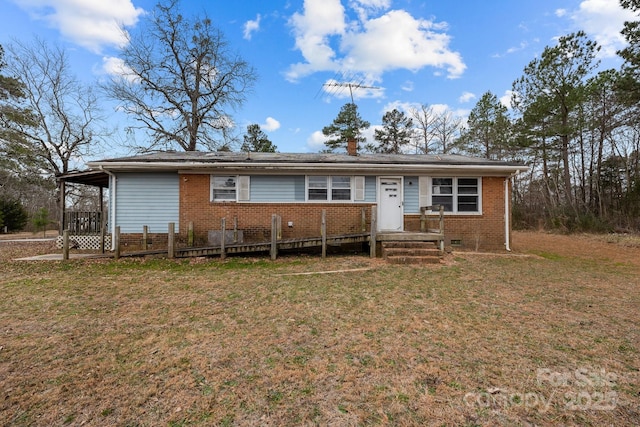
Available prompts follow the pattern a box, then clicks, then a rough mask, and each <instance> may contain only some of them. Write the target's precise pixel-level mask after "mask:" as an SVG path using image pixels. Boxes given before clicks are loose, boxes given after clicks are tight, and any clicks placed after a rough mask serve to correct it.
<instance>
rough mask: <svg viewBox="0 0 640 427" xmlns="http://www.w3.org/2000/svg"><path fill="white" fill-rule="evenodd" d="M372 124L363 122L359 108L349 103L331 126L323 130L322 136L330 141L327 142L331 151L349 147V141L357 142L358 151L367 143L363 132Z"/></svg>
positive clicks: (343, 107)
mask: <svg viewBox="0 0 640 427" xmlns="http://www.w3.org/2000/svg"><path fill="white" fill-rule="evenodd" d="M369 126H371V124H370V123H369V122H367V121H366V120H363V119H362V117H360V114H358V106H357V105H356V104H354V103H348V104H345V105H343V106H342V108H341V109H340V113H338V116H337V117H336V118H335V119H334V120H333V123H332V124H330V125H329V126H325V127H324V128H322V134H323V135H324V136H326V137H329V138H330V139H329V140H328V141H326V142H325V145H326V146H327V148H328V149H329V151H334V150H336V149H338V148H345V149H346V147H347V141H349V140H351V139H353V140H355V141H356V147H357V149H359V148H360V146H361V145H362V144H364V143H365V142H366V140H367V139H366V138H365V137H364V135H362V131H363V130H365V129H368V128H369Z"/></svg>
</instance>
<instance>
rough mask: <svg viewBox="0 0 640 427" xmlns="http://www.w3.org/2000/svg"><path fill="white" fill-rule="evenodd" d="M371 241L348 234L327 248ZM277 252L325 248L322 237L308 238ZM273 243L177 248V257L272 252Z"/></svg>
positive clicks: (283, 243)
mask: <svg viewBox="0 0 640 427" xmlns="http://www.w3.org/2000/svg"><path fill="white" fill-rule="evenodd" d="M369 240H370V233H359V234H346V235H342V236H327V237H326V242H325V244H326V245H327V246H339V245H345V244H349V243H364V242H368V241H369ZM275 246H276V249H277V250H287V249H305V248H319V247H322V246H323V238H322V237H306V238H300V239H283V240H278V241H276V243H275ZM272 247H273V245H272V243H271V242H262V243H243V244H230V245H225V247H224V248H223V247H221V246H208V247H202V248H176V257H194V256H211V255H222V254H223V251H224V254H229V255H230V254H245V253H253V252H271V251H272Z"/></svg>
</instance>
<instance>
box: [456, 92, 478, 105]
mask: <svg viewBox="0 0 640 427" xmlns="http://www.w3.org/2000/svg"><path fill="white" fill-rule="evenodd" d="M476 98H477V97H476V95H475V94H474V93H471V92H463V93H462V95H460V98H458V102H460V103H461V104H464V103H467V102H471V101H473V100H474V99H476Z"/></svg>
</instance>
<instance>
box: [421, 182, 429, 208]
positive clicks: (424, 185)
mask: <svg viewBox="0 0 640 427" xmlns="http://www.w3.org/2000/svg"><path fill="white" fill-rule="evenodd" d="M418 192H419V200H418V202H419V203H420V207H423V206H429V177H428V176H421V177H418Z"/></svg>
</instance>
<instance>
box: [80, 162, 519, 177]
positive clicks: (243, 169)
mask: <svg viewBox="0 0 640 427" xmlns="http://www.w3.org/2000/svg"><path fill="white" fill-rule="evenodd" d="M88 166H89V167H90V168H92V169H100V170H109V171H113V172H143V171H176V172H178V171H179V172H183V173H189V172H191V173H212V172H214V171H215V172H218V171H220V172H226V173H247V172H261V173H268V174H275V173H283V172H285V171H286V173H288V174H290V173H292V172H293V173H302V172H304V173H322V172H341V173H344V172H349V173H350V174H354V173H360V174H377V175H379V174H380V173H405V174H406V173H451V172H453V171H456V172H459V173H462V172H464V173H467V174H468V173H474V174H481V175H499V176H504V175H511V174H514V173H518V172H525V171H526V170H528V167H527V166H525V165H513V164H509V165H502V164H500V165H488V164H435V163H428V164H424V163H422V164H412V163H286V164H283V163H281V162H277V163H267V162H260V163H256V162H211V163H209V162H207V163H203V162H153V163H150V162H90V163H88Z"/></svg>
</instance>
